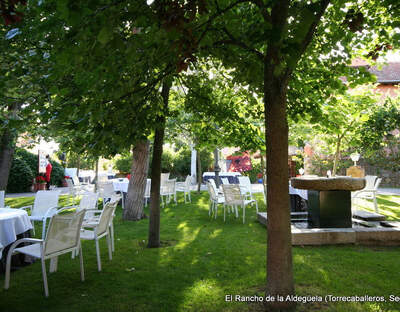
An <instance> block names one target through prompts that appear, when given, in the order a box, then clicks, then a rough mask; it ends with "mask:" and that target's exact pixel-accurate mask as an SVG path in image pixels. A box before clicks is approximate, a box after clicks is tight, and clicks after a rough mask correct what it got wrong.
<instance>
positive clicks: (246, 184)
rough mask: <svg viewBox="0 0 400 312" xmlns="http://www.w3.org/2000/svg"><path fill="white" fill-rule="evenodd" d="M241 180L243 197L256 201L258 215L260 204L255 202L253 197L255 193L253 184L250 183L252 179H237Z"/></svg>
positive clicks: (243, 177) (241, 177) (244, 177)
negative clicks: (252, 187)
mask: <svg viewBox="0 0 400 312" xmlns="http://www.w3.org/2000/svg"><path fill="white" fill-rule="evenodd" d="M237 178H238V180H239V185H240V191H241V192H242V194H243V195H245V196H246V198H247V199H248V200H254V201H255V203H256V210H257V213H258V203H257V201H256V200H255V198H254V196H253V192H252V190H251V182H250V178H249V177H246V176H240V177H237Z"/></svg>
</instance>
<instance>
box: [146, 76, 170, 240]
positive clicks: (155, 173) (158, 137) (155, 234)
mask: <svg viewBox="0 0 400 312" xmlns="http://www.w3.org/2000/svg"><path fill="white" fill-rule="evenodd" d="M170 89H171V82H166V81H164V83H163V87H162V90H161V96H162V99H163V104H164V107H163V108H164V109H163V110H164V113H163V114H162V115H161V116H158V117H157V127H156V130H155V135H154V146H153V159H152V162H151V193H150V220H149V242H148V244H147V247H149V248H157V247H160V183H161V156H162V149H163V141H164V129H165V115H166V112H167V110H168V98H169V90H170Z"/></svg>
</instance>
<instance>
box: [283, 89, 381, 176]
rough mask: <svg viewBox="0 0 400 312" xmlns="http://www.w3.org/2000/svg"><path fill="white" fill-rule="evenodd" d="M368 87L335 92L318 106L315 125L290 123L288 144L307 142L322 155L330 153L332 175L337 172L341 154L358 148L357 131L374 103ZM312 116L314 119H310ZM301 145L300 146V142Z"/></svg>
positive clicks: (308, 122)
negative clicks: (319, 107) (290, 140)
mask: <svg viewBox="0 0 400 312" xmlns="http://www.w3.org/2000/svg"><path fill="white" fill-rule="evenodd" d="M370 89H372V88H371V86H370V85H367V86H364V87H359V88H356V89H352V90H348V91H345V92H344V93H343V94H342V93H337V94H334V95H332V96H331V97H330V98H329V99H327V101H326V103H325V104H323V105H321V111H320V113H319V114H318V115H319V116H318V118H317V119H318V122H316V118H313V120H314V123H311V122H310V118H307V119H305V120H303V121H297V122H292V125H291V127H290V129H291V131H290V134H291V137H292V138H291V139H292V141H293V140H294V141H299V140H301V141H303V142H305V141H308V142H309V143H311V144H312V145H313V146H315V147H317V145H320V146H319V147H317V148H318V149H319V151H320V152H321V153H322V154H324V155H329V154H333V167H332V175H333V176H335V175H336V172H337V166H338V162H339V161H340V158H341V151H342V150H348V149H349V148H355V149H357V148H360V147H361V142H360V136H359V129H360V128H361V127H362V126H363V124H364V123H365V122H366V121H367V120H368V118H369V115H370V111H371V109H372V107H373V106H374V105H376V102H377V100H378V99H377V96H376V95H375V94H373V93H371V92H370V91H369V90H370ZM314 117H315V116H314ZM303 144H304V143H303Z"/></svg>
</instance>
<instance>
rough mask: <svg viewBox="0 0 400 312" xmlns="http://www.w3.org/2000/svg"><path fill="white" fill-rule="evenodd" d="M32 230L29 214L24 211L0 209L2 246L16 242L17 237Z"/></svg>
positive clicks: (0, 238) (0, 242) (0, 240)
mask: <svg viewBox="0 0 400 312" xmlns="http://www.w3.org/2000/svg"><path fill="white" fill-rule="evenodd" d="M30 229H32V223H31V221H30V220H29V217H28V213H27V212H26V211H25V210H22V209H12V208H0V244H2V245H3V246H4V247H5V246H7V245H9V244H11V243H13V242H15V241H16V240H17V235H18V234H22V233H24V232H26V231H28V230H30Z"/></svg>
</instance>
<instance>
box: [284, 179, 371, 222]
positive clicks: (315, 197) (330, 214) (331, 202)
mask: <svg viewBox="0 0 400 312" xmlns="http://www.w3.org/2000/svg"><path fill="white" fill-rule="evenodd" d="M365 183H366V182H365V179H364V178H352V177H332V178H325V177H311V178H306V177H304V178H292V179H291V184H292V187H294V188H297V189H305V190H308V225H309V227H310V228H351V227H352V216H351V192H352V191H358V190H361V189H363V188H364V187H365Z"/></svg>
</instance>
